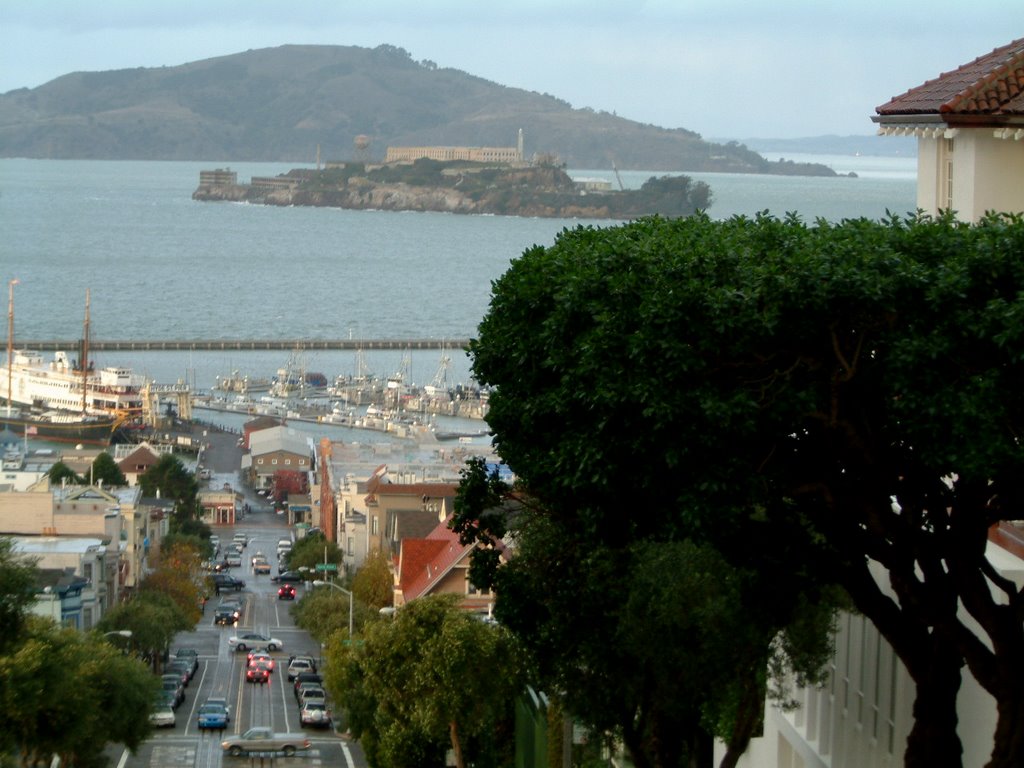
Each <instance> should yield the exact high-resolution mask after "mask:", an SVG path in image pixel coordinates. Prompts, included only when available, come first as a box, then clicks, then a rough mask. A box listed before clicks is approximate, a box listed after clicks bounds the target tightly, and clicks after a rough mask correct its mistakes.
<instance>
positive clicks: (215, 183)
mask: <svg viewBox="0 0 1024 768" xmlns="http://www.w3.org/2000/svg"><path fill="white" fill-rule="evenodd" d="M359 148H360V142H359V140H358V137H357V141H356V149H357V155H358V150H359ZM615 175H616V178H617V179H618V171H616V172H615ZM192 198H193V199H194V200H222V201H231V202H248V203H257V204H261V205H278V206H294V205H298V206H319V207H327V208H347V209H354V210H384V211H436V212H444V213H465V214H492V215H504V216H532V217H542V218H543V217H547V218H569V219H571V218H581V219H633V218H637V217H640V216H647V215H653V214H658V215H661V216H666V217H678V216H689V215H691V214H693V213H695V212H696V211H698V210H706V209H707V208H708V207H709V206H710V205H711V202H712V196H711V188H710V187H709V186H708V185H707V184H705V183H704V182H701V181H697V182H695V181H693V180H692V179H691V178H690V177H688V176H684V175H671V176H660V177H653V176H652V177H651V178H650V179H648V180H647V181H646V182H644V184H643V185H642V186H641V188H640V189H631V190H627V189H625V188H624V187H623V185H622V183H621V181H619V184H618V189H615V188H613V186H612V184H611V182H610V181H608V180H605V179H576V180H574V179H573V178H571V177H570V176H569V174H568V173H566V171H565V168H564V166H563V164H562V163H560V161H559V160H558V158H557V157H555V156H553V155H545V154H538V155H534V157H533V158H532V159H531V160H529V161H526V160H524V158H523V142H522V132H520V136H519V140H518V142H517V145H516V146H513V147H437V146H424V147H388V148H387V153H386V156H385V159H384V161H383V162H371V161H369V160H368V159H365V158H359V157H358V156H357V157H356V159H353V160H347V161H335V162H327V163H324V164H323V166H322V167H321V164H320V162H319V159H318V161H317V168H316V169H308V168H297V169H293V170H291V171H289V172H288V173H284V174H280V175H278V176H254V177H252V180H251V182H250V183H249V184H240V183H238V174H237V173H236V172H235V171H232V170H230V169H220V168H218V169H216V170H209V171H201V172H200V174H199V187H198V188H197V189H196V191H195V192H194V193H193V194H192Z"/></svg>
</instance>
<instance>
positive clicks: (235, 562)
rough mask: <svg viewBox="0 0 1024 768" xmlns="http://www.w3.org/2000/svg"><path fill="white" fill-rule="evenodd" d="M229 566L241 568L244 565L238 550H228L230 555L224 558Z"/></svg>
mask: <svg viewBox="0 0 1024 768" xmlns="http://www.w3.org/2000/svg"><path fill="white" fill-rule="evenodd" d="M224 559H225V561H226V562H227V564H228V567H229V568H241V567H242V556H241V555H240V554H239V553H238V552H228V556H227V557H226V558H224Z"/></svg>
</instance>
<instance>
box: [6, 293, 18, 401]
mask: <svg viewBox="0 0 1024 768" xmlns="http://www.w3.org/2000/svg"><path fill="white" fill-rule="evenodd" d="M17 284H18V280H17V278H15V279H14V280H11V281H10V282H9V283H8V284H7V410H8V411H10V410H11V405H12V403H13V402H14V392H13V390H12V389H11V369H12V367H13V365H14V286H16V285H17Z"/></svg>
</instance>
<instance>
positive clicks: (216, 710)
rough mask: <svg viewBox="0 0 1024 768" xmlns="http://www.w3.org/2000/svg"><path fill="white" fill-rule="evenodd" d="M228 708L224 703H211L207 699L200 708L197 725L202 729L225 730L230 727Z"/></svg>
mask: <svg viewBox="0 0 1024 768" xmlns="http://www.w3.org/2000/svg"><path fill="white" fill-rule="evenodd" d="M229 719H230V718H229V717H228V709H227V707H226V706H225V705H223V704H211V703H210V702H209V701H207V702H206V703H205V704H203V706H201V707H200V708H199V714H198V715H197V716H196V725H198V726H199V729H200V730H204V729H207V728H208V729H210V730H219V731H223V730H224V729H225V728H227V727H228V720H229Z"/></svg>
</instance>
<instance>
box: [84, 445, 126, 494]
mask: <svg viewBox="0 0 1024 768" xmlns="http://www.w3.org/2000/svg"><path fill="white" fill-rule="evenodd" d="M91 478H92V482H93V484H99V483H101V482H102V483H103V485H105V486H108V487H109V486H123V485H128V479H127V478H126V477H125V476H124V472H122V471H121V468H120V467H119V466H117V462H115V461H114V457H113V456H111V455H110V454H109V453H107V452H106V451H103V452H102V453H100V454H99V455H98V456H97V457H96V458H95V459H93V462H92V475H91Z"/></svg>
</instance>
